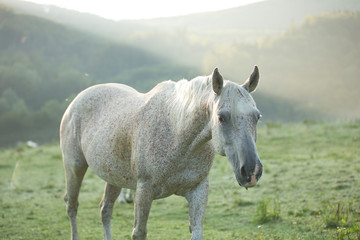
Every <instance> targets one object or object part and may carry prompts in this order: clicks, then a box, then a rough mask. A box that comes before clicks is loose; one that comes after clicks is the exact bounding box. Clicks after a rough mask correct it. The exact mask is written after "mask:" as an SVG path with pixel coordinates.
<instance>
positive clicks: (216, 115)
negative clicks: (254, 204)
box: [211, 66, 262, 188]
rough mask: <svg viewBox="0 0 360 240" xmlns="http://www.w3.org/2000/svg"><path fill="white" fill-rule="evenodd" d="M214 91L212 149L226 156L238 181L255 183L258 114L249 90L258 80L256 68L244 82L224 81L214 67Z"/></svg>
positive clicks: (248, 184) (259, 166)
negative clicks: (240, 83) (239, 83)
mask: <svg viewBox="0 0 360 240" xmlns="http://www.w3.org/2000/svg"><path fill="white" fill-rule="evenodd" d="M211 80H212V89H213V91H214V93H215V97H214V102H213V111H212V142H213V145H214V147H215V150H216V151H217V152H218V153H219V154H220V155H222V156H227V157H228V159H229V161H230V162H231V164H232V166H233V170H234V173H235V176H236V180H237V181H238V183H239V184H240V185H241V186H243V187H245V188H249V187H253V186H255V185H256V184H257V182H258V180H259V178H260V177H261V174H262V164H261V162H260V159H259V156H258V153H257V150H256V145H255V142H256V125H257V122H258V121H259V119H260V117H261V114H260V111H259V110H258V109H257V108H256V104H255V101H254V99H253V98H252V97H251V95H250V92H252V91H254V90H255V89H256V87H257V85H258V82H259V70H258V68H257V67H256V66H255V68H254V71H253V72H252V74H251V75H250V77H249V78H248V79H247V80H246V81H245V83H244V84H242V85H238V84H236V83H234V82H231V81H226V80H225V81H224V80H223V77H222V76H221V75H220V73H219V71H218V69H217V68H215V70H214V71H213V73H212V75H211Z"/></svg>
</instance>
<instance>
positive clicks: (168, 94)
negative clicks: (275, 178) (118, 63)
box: [60, 67, 262, 240]
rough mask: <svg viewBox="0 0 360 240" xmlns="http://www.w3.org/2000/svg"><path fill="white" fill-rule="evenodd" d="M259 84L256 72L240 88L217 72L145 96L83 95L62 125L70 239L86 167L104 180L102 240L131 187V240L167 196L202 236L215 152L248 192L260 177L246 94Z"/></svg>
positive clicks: (129, 92)
mask: <svg viewBox="0 0 360 240" xmlns="http://www.w3.org/2000/svg"><path fill="white" fill-rule="evenodd" d="M258 80H259V72H258V68H257V67H255V69H254V71H253V73H252V74H251V75H250V77H249V79H248V80H247V81H246V82H245V83H244V84H243V85H238V84H236V83H234V82H231V81H228V80H223V77H222V76H221V75H220V73H219V71H218V69H217V68H216V69H215V70H214V71H213V73H212V75H210V76H205V77H197V78H195V79H193V80H191V81H187V80H181V81H179V82H177V83H175V82H172V81H166V82H162V83H160V84H158V85H157V86H156V87H155V88H153V89H152V90H151V91H149V92H148V93H145V94H142V93H139V92H137V91H136V90H134V89H133V88H131V87H128V86H125V85H122V84H101V85H96V86H93V87H90V88H88V89H86V90H84V91H83V92H81V93H80V94H79V95H78V96H77V97H76V98H75V99H74V101H73V102H72V103H71V104H70V105H69V107H68V108H67V110H66V112H65V114H64V116H63V118H62V121H61V126H60V135H61V140H60V144H61V148H62V154H63V163H64V168H65V175H66V194H65V201H66V204H67V214H68V216H69V219H70V224H71V236H72V237H71V238H72V239H78V232H77V226H76V214H77V209H78V195H79V190H80V186H81V182H82V180H83V177H84V174H85V172H86V170H87V168H88V167H90V168H91V169H92V170H93V171H94V172H95V173H96V174H97V175H98V176H100V177H101V178H102V179H104V180H105V181H106V185H105V193H104V195H103V198H102V200H101V203H100V213H101V219H102V223H103V230H104V239H106V240H109V239H111V227H110V220H111V215H112V210H113V206H114V202H115V201H116V199H117V197H118V195H119V193H120V191H121V188H130V189H136V194H135V205H134V212H135V214H134V215H135V221H134V227H133V232H132V239H146V233H147V230H146V223H147V220H148V216H149V212H150V207H151V203H152V201H153V200H154V199H159V198H164V197H167V196H170V195H172V194H176V195H180V196H184V197H185V198H186V199H187V201H188V203H189V216H190V232H191V233H192V237H191V239H193V240H195V239H203V219H204V213H205V208H206V204H207V198H208V191H209V179H208V177H209V171H210V168H211V166H212V164H213V159H214V154H215V151H216V152H218V153H219V154H220V155H226V156H227V157H228V159H229V160H230V162H231V164H232V166H233V170H234V173H235V176H236V179H237V181H238V183H239V184H240V185H241V186H243V187H245V188H248V187H253V186H255V185H256V184H257V181H258V180H259V178H260V177H261V174H262V165H261V163H260V160H259V156H258V154H257V151H256V146H255V141H256V125H257V122H258V120H259V118H260V116H261V115H260V112H259V110H258V109H257V108H256V105H255V102H254V100H253V98H252V97H251V95H250V94H249V93H250V92H252V91H254V90H255V88H256V86H257V84H258Z"/></svg>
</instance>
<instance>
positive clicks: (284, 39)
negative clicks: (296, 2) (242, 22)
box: [204, 12, 360, 119]
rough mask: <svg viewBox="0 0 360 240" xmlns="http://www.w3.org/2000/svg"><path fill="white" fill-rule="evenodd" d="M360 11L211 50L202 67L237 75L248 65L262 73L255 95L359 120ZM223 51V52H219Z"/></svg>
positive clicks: (310, 19)
mask: <svg viewBox="0 0 360 240" xmlns="http://www.w3.org/2000/svg"><path fill="white" fill-rule="evenodd" d="M358 29H360V12H338V13H332V14H330V13H329V14H324V15H321V16H312V17H308V18H307V19H306V20H305V21H304V22H303V24H301V25H300V26H293V27H291V28H289V29H288V30H287V31H286V32H285V33H284V34H282V35H279V36H278V37H269V38H264V39H262V40H261V41H259V42H257V43H253V44H244V43H238V44H232V45H225V46H219V47H215V50H213V51H212V52H211V53H210V54H208V55H207V57H205V59H204V66H205V68H207V69H208V68H210V67H211V66H212V65H213V64H214V63H219V62H220V63H221V64H219V66H221V67H222V68H223V69H224V70H225V71H226V72H228V73H229V74H230V75H232V76H241V74H242V73H244V71H246V69H247V66H246V64H247V63H248V62H257V63H258V64H259V66H260V68H261V69H262V70H263V71H262V79H263V81H262V85H261V88H260V92H264V93H268V94H270V95H271V96H277V97H281V98H283V99H284V100H285V101H288V102H289V101H293V102H297V103H298V105H297V106H302V107H307V108H311V109H313V110H314V112H318V113H324V114H326V115H328V117H329V118H334V117H335V118H337V119H339V118H340V119H354V118H355V119H356V118H359V117H360V106H359V104H358V103H359V102H360V95H359V91H360V81H359V76H360V67H359V66H360V45H359V43H360V32H359V31H358ZM224 53H226V54H224Z"/></svg>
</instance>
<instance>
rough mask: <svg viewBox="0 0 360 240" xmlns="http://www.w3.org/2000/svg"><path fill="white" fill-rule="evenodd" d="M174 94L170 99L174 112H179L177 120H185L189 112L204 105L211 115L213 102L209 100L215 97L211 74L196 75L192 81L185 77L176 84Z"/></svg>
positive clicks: (170, 105) (171, 108)
mask: <svg viewBox="0 0 360 240" xmlns="http://www.w3.org/2000/svg"><path fill="white" fill-rule="evenodd" d="M173 91H174V94H172V95H171V96H170V98H169V99H168V103H169V107H170V110H171V111H172V112H174V113H175V114H177V116H176V117H177V121H181V122H182V121H184V120H185V117H186V116H187V115H188V114H191V113H193V112H194V111H196V109H197V108H198V107H199V106H201V105H204V106H205V107H206V110H207V113H208V114H209V115H210V112H211V110H212V109H210V108H211V107H212V104H209V102H210V101H211V100H212V99H213V98H214V92H213V90H212V86H211V78H210V77H209V76H205V77H204V76H202V77H196V78H194V79H192V80H190V81H188V80H186V79H183V80H180V81H178V82H176V83H175V84H174V88H173Z"/></svg>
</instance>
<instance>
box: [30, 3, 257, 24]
mask: <svg viewBox="0 0 360 240" xmlns="http://www.w3.org/2000/svg"><path fill="white" fill-rule="evenodd" d="M26 1H28V2H35V3H40V4H47V5H55V6H58V7H62V8H67V9H72V10H76V11H79V12H86V13H92V14H95V15H99V16H102V17H104V18H108V19H113V20H124V19H148V18H159V17H171V16H179V15H187V14H190V13H198V12H208V11H217V10H222V9H227V8H233V7H237V6H241V5H245V4H250V3H254V2H259V1H261V0H181V1H179V0H178V1H172V0H97V1H94V0H26Z"/></svg>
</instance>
